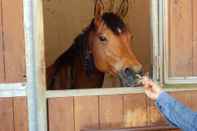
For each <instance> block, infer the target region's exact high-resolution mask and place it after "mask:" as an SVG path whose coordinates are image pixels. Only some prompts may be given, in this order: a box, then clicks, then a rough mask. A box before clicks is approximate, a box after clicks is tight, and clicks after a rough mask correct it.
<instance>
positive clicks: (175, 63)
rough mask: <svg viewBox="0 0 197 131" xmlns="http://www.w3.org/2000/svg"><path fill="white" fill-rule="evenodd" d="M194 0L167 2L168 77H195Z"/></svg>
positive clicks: (196, 14) (196, 30)
mask: <svg viewBox="0 0 197 131" xmlns="http://www.w3.org/2000/svg"><path fill="white" fill-rule="evenodd" d="M196 8H197V3H196V0H169V32H170V33H169V50H170V51H169V58H170V61H169V62H170V63H169V66H170V72H169V73H170V76H193V75H197V60H196V56H197V42H196V41H197V21H196V19H197V10H196Z"/></svg>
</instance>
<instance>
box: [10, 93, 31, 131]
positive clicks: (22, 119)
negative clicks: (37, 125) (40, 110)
mask: <svg viewBox="0 0 197 131" xmlns="http://www.w3.org/2000/svg"><path fill="white" fill-rule="evenodd" d="M13 103H14V104H13V112H14V131H28V109H27V99H26V97H15V98H13Z"/></svg>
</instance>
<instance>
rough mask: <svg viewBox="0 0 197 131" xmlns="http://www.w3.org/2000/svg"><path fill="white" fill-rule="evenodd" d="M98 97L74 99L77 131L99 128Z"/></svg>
mask: <svg viewBox="0 0 197 131" xmlns="http://www.w3.org/2000/svg"><path fill="white" fill-rule="evenodd" d="M98 101H99V99H98V96H82V97H75V98H74V116H75V117H74V119H75V131H80V130H81V129H84V128H98V127H99V104H98V103H99V102H98Z"/></svg>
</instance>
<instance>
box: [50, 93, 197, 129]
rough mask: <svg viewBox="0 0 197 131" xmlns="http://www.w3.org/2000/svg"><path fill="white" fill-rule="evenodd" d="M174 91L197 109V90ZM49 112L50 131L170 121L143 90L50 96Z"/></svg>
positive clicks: (148, 124)
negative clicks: (138, 92) (101, 94)
mask: <svg viewBox="0 0 197 131" xmlns="http://www.w3.org/2000/svg"><path fill="white" fill-rule="evenodd" d="M171 95H172V96H174V97H175V98H177V99H178V100H179V101H181V102H183V103H184V104H185V105H187V106H189V107H191V108H192V109H193V110H194V111H197V103H196V102H195V99H196V96H197V91H195V92H194V91H186V92H174V93H171ZM48 115H49V116H48V117H49V118H48V119H49V131H57V130H58V131H80V130H81V129H84V128H90V127H91V128H124V127H136V126H150V125H157V126H158V125H166V124H167V123H166V122H165V120H164V118H163V117H162V116H161V114H160V113H159V112H158V110H157V109H156V107H155V104H154V102H153V101H150V100H149V99H147V98H146V96H145V95H144V94H130V95H114V96H83V97H65V98H50V99H49V100H48Z"/></svg>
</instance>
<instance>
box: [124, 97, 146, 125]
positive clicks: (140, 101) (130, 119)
mask: <svg viewBox="0 0 197 131" xmlns="http://www.w3.org/2000/svg"><path fill="white" fill-rule="evenodd" d="M139 115H140V116H139ZM147 124H148V114H147V102H146V97H145V95H144V94H132V95H125V96H124V127H137V126H146V125H147Z"/></svg>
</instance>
